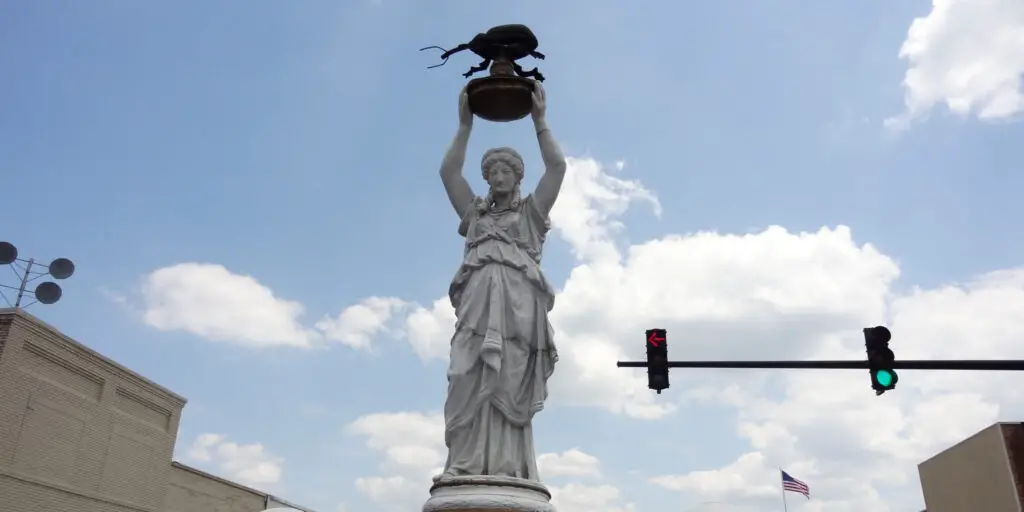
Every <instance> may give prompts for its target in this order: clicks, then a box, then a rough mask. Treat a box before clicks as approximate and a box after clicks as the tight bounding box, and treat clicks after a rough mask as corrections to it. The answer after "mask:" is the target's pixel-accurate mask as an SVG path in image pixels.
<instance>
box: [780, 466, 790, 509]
mask: <svg viewBox="0 0 1024 512" xmlns="http://www.w3.org/2000/svg"><path fill="white" fill-rule="evenodd" d="M779 484H780V485H781V486H782V511H783V512H789V506H788V505H786V482H785V481H783V480H782V468H779Z"/></svg>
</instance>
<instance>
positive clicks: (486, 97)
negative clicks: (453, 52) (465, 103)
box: [466, 75, 534, 123]
mask: <svg viewBox="0 0 1024 512" xmlns="http://www.w3.org/2000/svg"><path fill="white" fill-rule="evenodd" d="M533 84H534V81H533V80H532V79H529V78H523V77H520V76H514V75H512V76H509V75H491V76H487V77H481V78H475V79H473V80H471V81H470V82H469V85H467V86H466V94H467V95H469V109H470V110H471V111H472V112H473V113H474V114H476V115H477V116H479V117H480V118H481V119H486V120H488V121H495V122H499V123H502V122H508V121H517V120H519V119H522V118H524V117H526V116H527V115H529V114H530V110H532V109H533Z"/></svg>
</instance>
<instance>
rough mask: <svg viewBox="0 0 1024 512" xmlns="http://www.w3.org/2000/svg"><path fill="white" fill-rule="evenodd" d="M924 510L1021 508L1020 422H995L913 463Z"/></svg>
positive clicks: (1012, 511)
mask: <svg viewBox="0 0 1024 512" xmlns="http://www.w3.org/2000/svg"><path fill="white" fill-rule="evenodd" d="M917 469H918V473H919V475H920V477H921V490H922V492H923V493H924V502H925V506H926V508H927V512H981V511H984V512H1024V508H1022V504H1024V423H996V424H994V425H991V426H989V427H987V428H985V429H984V430H982V431H980V432H978V433H977V434H974V435H973V436H971V437H968V438H967V439H964V440H963V441H960V442H959V443H957V444H955V445H953V446H952V447H950V448H948V449H946V450H945V451H943V452H941V453H939V454H937V455H935V456H934V457H932V458H930V459H928V460H926V461H924V462H922V463H921V464H919V465H918V467H917Z"/></svg>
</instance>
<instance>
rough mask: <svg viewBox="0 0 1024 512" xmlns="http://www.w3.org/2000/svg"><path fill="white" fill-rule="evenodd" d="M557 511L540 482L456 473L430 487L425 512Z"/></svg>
mask: <svg viewBox="0 0 1024 512" xmlns="http://www.w3.org/2000/svg"><path fill="white" fill-rule="evenodd" d="M446 511H459V512H555V507H554V506H553V505H551V493H550V492H549V491H548V489H547V487H544V485H543V484H541V483H540V482H532V481H530V480H523V479H521V478H508V477H501V476H456V477H449V478H444V479H442V480H439V481H437V482H435V483H434V485H433V486H431V487H430V499H429V500H427V503H426V504H424V505H423V512H446Z"/></svg>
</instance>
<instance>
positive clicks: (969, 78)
mask: <svg viewBox="0 0 1024 512" xmlns="http://www.w3.org/2000/svg"><path fill="white" fill-rule="evenodd" d="M899 56H900V58H901V59H904V60H906V61H907V63H908V69H907V72H906V76H905V77H904V79H903V90H904V100H905V103H906V106H905V110H904V112H903V113H902V114H901V115H899V116H897V117H894V118H890V119H888V120H886V122H885V124H886V126H888V127H890V128H894V129H902V128H906V127H907V126H908V125H909V123H910V122H912V121H913V120H914V119H916V118H919V117H921V116H924V115H926V114H927V113H928V112H929V111H930V110H931V109H932V108H933V107H934V106H935V105H937V104H940V103H945V105H946V107H947V108H949V110H950V111H952V112H954V113H956V114H960V115H968V114H974V115H977V116H978V117H979V118H981V119H984V120H997V119H1007V118H1011V117H1013V116H1016V115H1018V114H1020V113H1021V112H1022V111H1024V94H1022V91H1021V76H1022V75H1024V3H1022V2H1020V0H933V1H932V10H931V12H930V13H929V14H928V15H927V16H924V17H921V18H917V19H915V20H914V21H913V23H911V25H910V29H909V30H908V31H907V39H906V40H905V41H904V42H903V46H902V47H901V48H900V53H899Z"/></svg>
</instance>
